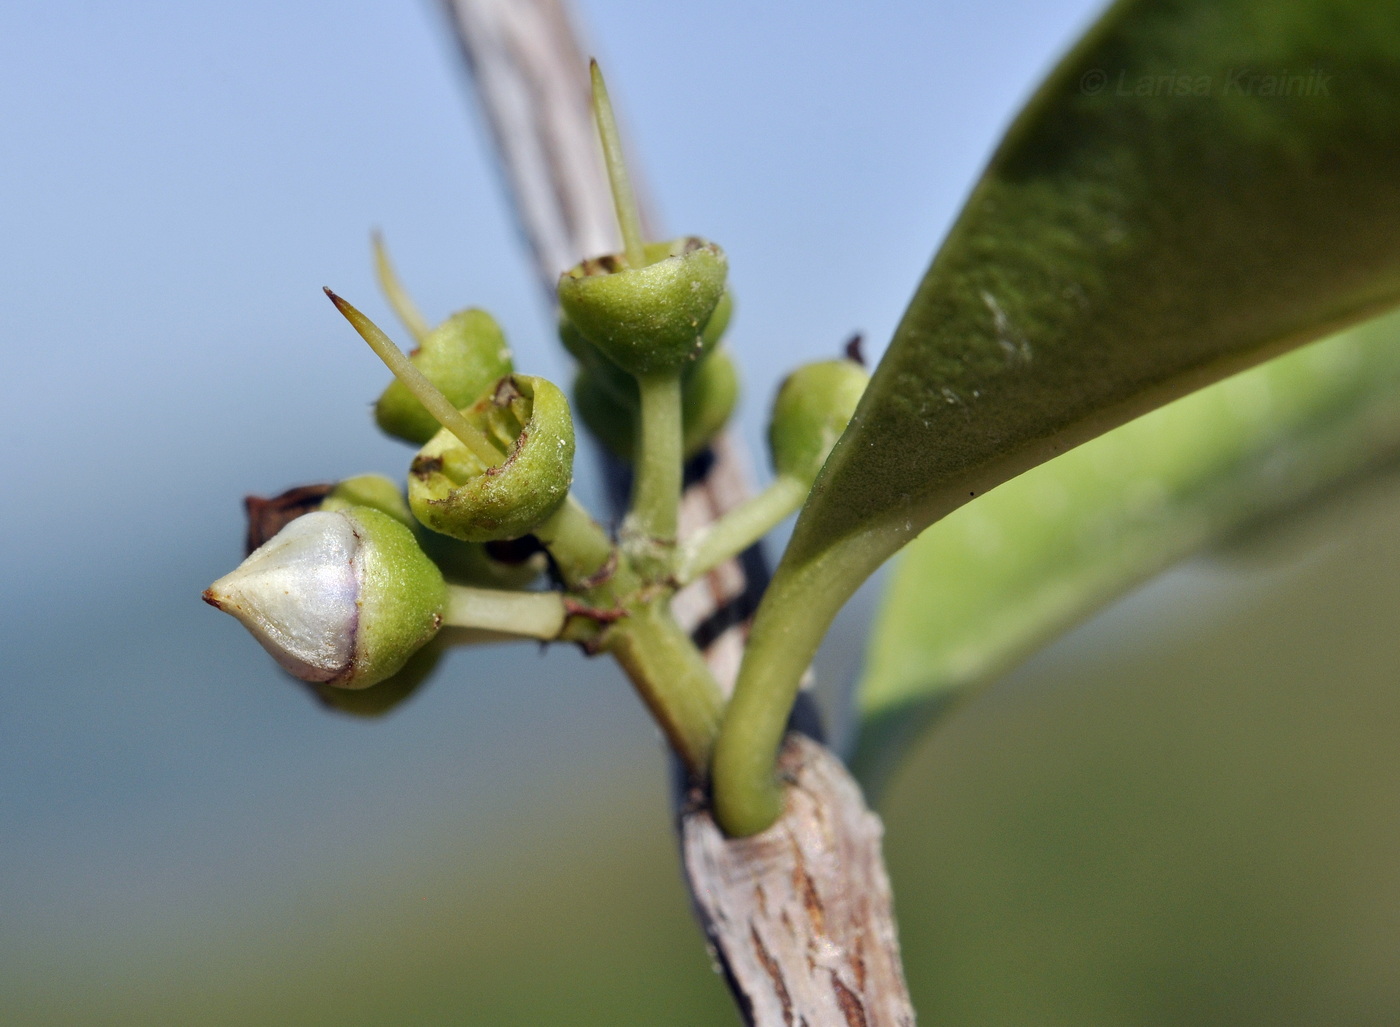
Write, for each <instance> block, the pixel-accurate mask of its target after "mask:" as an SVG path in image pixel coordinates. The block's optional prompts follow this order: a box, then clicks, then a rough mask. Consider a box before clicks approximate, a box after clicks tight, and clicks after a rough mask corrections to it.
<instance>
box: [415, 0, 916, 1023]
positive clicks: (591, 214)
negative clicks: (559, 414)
mask: <svg viewBox="0 0 1400 1027" xmlns="http://www.w3.org/2000/svg"><path fill="white" fill-rule="evenodd" d="M441 3H442V5H443V8H444V10H445V12H446V14H447V17H448V20H449V23H450V25H451V27H452V30H453V32H454V34H455V36H456V38H457V40H458V42H459V44H460V46H461V50H462V54H463V56H464V57H465V59H466V63H467V66H468V68H469V69H470V71H471V73H472V77H473V82H474V85H475V93H476V96H477V99H478V100H479V102H480V104H481V107H482V110H483V113H484V115H485V118H486V121H487V123H488V125H489V126H490V129H491V133H492V137H493V139H494V142H495V145H496V149H497V152H498V155H499V158H500V160H501V164H502V166H503V169H504V171H505V177H506V181H507V185H508V187H509V189H510V193H511V198H512V201H513V204H514V208H515V211H516V215H517V218H518V220H519V223H520V227H521V230H522V233H523V234H524V236H525V238H526V240H527V242H528V244H529V247H530V251H531V254H532V255H533V258H534V263H535V269H536V272H537V275H538V277H539V280H540V284H541V286H542V287H543V288H544V290H545V292H546V294H547V296H548V297H549V302H550V304H551V305H553V303H554V291H555V283H556V282H557V280H558V277H559V274H560V273H561V272H562V271H564V270H565V269H566V268H568V267H570V266H572V265H573V264H575V263H577V262H578V261H579V260H581V259H583V258H584V257H588V256H594V255H596V254H599V253H604V252H610V251H615V250H617V249H619V244H618V238H617V231H616V228H615V226H614V222H613V208H612V197H611V194H610V192H609V188H608V182H607V177H606V174H605V173H604V171H603V167H602V162H601V159H600V157H599V156H598V144H597V140H596V135H595V131H594V127H593V123H592V117H591V114H590V110H589V102H588V99H589V81H588V64H587V58H588V55H587V54H586V53H585V52H584V50H583V48H582V47H581V46H580V44H579V41H578V35H577V33H576V31H575V29H574V25H573V22H572V20H571V18H570V16H569V13H568V11H567V9H566V7H565V4H564V3H563V2H562V0H441ZM634 186H635V187H636V188H637V191H638V192H639V193H640V194H641V195H645V190H644V189H643V188H642V187H641V185H640V183H638V182H637V181H636V177H635V167H634ZM645 213H646V211H645V205H643V215H644V221H645ZM647 234H648V235H649V236H650V237H651V238H657V237H658V236H657V234H656V233H655V231H653V230H651V228H650V226H648V232H647ZM701 466H702V467H703V473H701V474H700V475H699V476H698V480H696V481H695V482H693V483H692V484H691V485H690V486H689V487H688V488H687V490H686V492H685V496H684V499H683V501H682V510H681V531H682V533H683V534H684V533H688V532H691V531H694V530H695V529H696V528H698V527H701V526H703V525H705V524H708V523H709V522H710V521H712V520H714V519H715V518H716V517H718V516H719V515H720V514H722V513H724V512H726V511H727V510H729V509H732V508H733V507H734V506H736V505H737V504H738V503H739V502H740V501H742V500H743V499H745V498H746V497H747V496H748V495H749V494H750V491H751V487H750V482H749V475H748V473H747V468H746V467H745V463H744V458H743V453H742V450H741V448H740V447H739V446H738V445H736V444H735V442H734V440H733V437H732V436H731V435H724V436H721V437H720V439H719V440H718V441H717V442H716V444H715V445H714V447H713V450H712V453H711V455H710V459H709V460H708V461H701ZM613 472H614V473H611V474H610V475H609V477H610V479H611V480H612V481H613V482H614V483H617V482H620V481H621V480H622V478H621V476H620V475H618V474H617V473H616V468H613ZM614 491H615V492H619V494H620V495H621V496H622V497H623V498H624V499H625V496H626V489H625V485H623V486H622V487H621V488H620V490H619V489H615V490H614ZM764 578H765V573H764V569H763V567H762V565H761V563H755V562H754V561H753V560H748V561H744V562H743V563H741V562H738V561H736V562H734V563H730V564H727V565H724V566H721V567H719V568H717V569H716V570H715V571H714V572H713V573H711V574H709V575H707V576H706V577H705V578H702V579H701V580H699V581H697V582H695V583H694V584H693V585H691V586H690V587H689V588H687V589H685V590H684V591H683V592H681V593H680V594H679V595H678V596H677V597H676V599H675V602H674V604H673V612H674V613H675V615H676V616H677V618H678V619H679V620H680V621H681V623H682V625H683V626H684V627H685V628H686V630H688V631H691V632H693V633H694V634H695V636H696V639H697V641H698V642H700V644H701V645H702V646H703V648H704V649H705V655H706V659H707V661H708V662H709V664H710V666H711V668H712V670H713V671H714V673H715V676H716V677H717V678H718V679H719V681H720V684H721V686H723V687H724V688H726V689H731V688H732V687H733V682H734V678H735V675H736V674H737V672H738V667H739V659H740V657H741V656H742V654H743V644H744V630H745V621H746V619H747V617H748V615H749V614H750V613H751V612H752V607H753V599H754V593H755V592H757V591H761V589H762V586H763V584H764ZM782 765H783V770H784V773H785V774H786V775H788V776H789V778H790V779H791V780H792V781H793V787H792V788H790V789H789V798H788V806H787V810H786V812H785V813H784V815H783V817H782V818H780V819H779V821H778V822H777V823H776V824H774V825H773V827H772V828H770V829H769V830H768V831H765V832H764V833H763V834H761V835H758V836H757V837H754V838H749V839H741V840H732V839H728V838H726V837H724V835H723V834H722V832H720V831H719V829H718V828H717V827H716V826H715V824H714V822H713V820H712V819H711V817H710V815H709V812H708V810H707V809H706V807H705V804H704V798H703V792H702V791H700V790H698V789H690V790H688V792H687V794H686V796H685V797H684V798H683V799H682V801H681V802H680V803H679V809H678V821H679V825H678V826H679V831H680V836H681V848H682V858H683V863H684V868H685V873H686V880H687V883H688V885H689V887H690V891H691V896H692V899H693V902H694V905H695V909H696V914H697V916H698V918H699V920H700V923H701V926H702V928H703V929H704V931H705V935H706V939H707V941H708V943H709V945H710V947H711V951H712V953H713V954H714V956H715V958H716V961H717V963H718V965H719V967H720V968H721V969H722V970H723V971H724V973H725V978H726V980H727V982H728V984H729V986H730V989H731V991H732V992H733V993H734V998H735V1001H736V1003H737V1004H738V1006H739V1009H740V1011H741V1013H742V1014H743V1016H744V1019H745V1021H746V1022H747V1023H750V1024H753V1025H756V1027H770V1025H771V1027H778V1025H783V1027H797V1025H804V1024H805V1025H806V1027H903V1025H910V1024H913V1022H914V1012H913V1008H912V1006H911V1005H910V1002H909V996H908V991H907V988H906V987H905V983H904V977H903V971H902V969H901V965H900V960H899V944H898V940H897V936H896V931H895V924H894V915H893V910H892V907H891V901H890V889H889V881H888V877H887V875H886V873H885V867H884V860H883V856H882V855H881V851H880V839H881V835H882V828H881V825H880V820H879V818H878V817H877V816H876V815H875V814H874V813H872V812H871V811H870V810H869V809H868V808H867V807H866V805H865V801H864V799H863V798H862V796H861V793H860V789H859V788H858V787H857V786H856V784H855V782H854V781H853V780H852V779H851V778H850V775H849V774H847V773H846V770H845V768H844V767H843V766H842V765H841V762H840V760H838V759H837V758H836V757H835V756H834V755H833V754H831V753H830V752H829V751H828V750H827V749H825V748H824V747H823V746H821V745H819V744H818V743H816V742H814V741H812V740H810V739H808V738H805V737H802V736H799V735H793V736H791V737H790V739H789V743H788V745H787V746H786V748H785V750H784V754H783V764H782Z"/></svg>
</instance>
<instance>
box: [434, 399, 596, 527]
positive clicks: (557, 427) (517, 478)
mask: <svg viewBox="0 0 1400 1027" xmlns="http://www.w3.org/2000/svg"><path fill="white" fill-rule="evenodd" d="M462 414H463V416H465V417H466V418H467V420H468V421H470V422H471V423H472V424H473V425H475V426H476V428H477V429H478V430H480V431H481V432H482V433H484V434H485V435H486V437H487V438H488V439H489V440H490V441H491V444H492V445H494V446H495V447H496V448H497V450H498V451H499V453H500V460H499V461H498V462H496V463H493V464H491V465H489V466H488V465H486V464H484V463H483V462H482V461H481V459H480V458H479V457H478V456H477V454H476V453H474V452H473V451H471V450H469V449H467V447H466V446H464V445H463V444H462V443H461V442H460V441H459V440H458V439H457V438H456V436H454V435H453V434H452V433H451V432H449V431H448V430H446V429H443V430H442V431H440V432H438V433H437V434H436V435H434V436H433V437H432V438H431V439H430V440H429V441H428V443H427V445H425V446H424V447H423V448H422V449H420V450H419V451H418V456H417V457H415V458H414V461H413V465H412V467H410V469H409V476H408V504H409V506H410V507H411V508H412V509H413V514H414V516H415V517H417V518H418V520H420V521H421V522H422V523H423V524H424V525H426V526H427V527H429V528H431V529H432V530H433V531H437V532H441V533H442V534H444V535H451V536H452V537H453V538H458V539H464V540H466V541H468V542H491V541H495V540H498V539H512V538H519V537H520V536H522V535H527V534H529V533H530V532H531V531H532V530H533V529H534V528H536V527H537V526H538V525H540V524H541V523H542V522H543V521H544V520H545V519H547V518H548V517H549V516H550V515H551V514H553V513H554V512H555V511H556V510H558V509H559V507H560V506H562V505H563V503H564V500H565V499H566V498H568V495H569V486H570V484H572V482H573V467H574V425H573V418H572V417H571V416H570V414H569V403H568V400H566V399H565V398H564V394H563V393H562V392H560V391H559V388H558V386H556V385H554V384H553V383H551V382H548V381H546V380H545V379H543V378H536V377H533V376H531V375H523V374H513V375H507V376H506V377H504V378H502V379H501V380H500V382H498V383H497V385H496V388H495V389H493V390H492V391H491V393H490V394H489V395H487V396H483V397H482V398H481V399H480V400H478V401H477V402H476V404H475V405H473V406H472V407H470V408H468V409H466V410H463V411H462Z"/></svg>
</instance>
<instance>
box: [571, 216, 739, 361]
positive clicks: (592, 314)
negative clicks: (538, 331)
mask: <svg viewBox="0 0 1400 1027" xmlns="http://www.w3.org/2000/svg"><path fill="white" fill-rule="evenodd" d="M645 252H646V259H647V261H648V263H647V264H646V265H645V266H644V267H640V268H635V267H629V266H628V265H627V263H626V259H625V258H623V257H621V256H620V255H615V254H614V255H609V256H605V257H597V258H594V259H592V260H585V261H584V262H583V263H582V264H579V265H577V266H576V267H573V268H571V269H570V270H568V271H566V272H564V274H563V275H561V276H560V278H559V304H560V306H561V307H562V308H563V310H564V314H565V316H567V317H568V319H569V320H570V321H571V322H573V324H574V326H575V327H576V328H577V329H578V330H579V333H580V334H581V335H582V336H583V337H584V338H585V339H587V340H588V341H589V342H591V343H592V344H593V345H594V346H596V347H597V348H598V349H599V350H600V351H601V352H602V353H603V355H604V356H606V357H607V358H608V359H609V360H611V361H612V362H613V363H615V364H617V366H618V367H620V368H622V369H623V370H624V371H626V372H627V373H629V374H631V375H633V376H635V377H645V376H647V375H652V374H658V373H661V372H666V371H675V370H678V369H680V368H681V367H683V366H684V365H685V364H686V362H687V361H691V360H695V359H697V358H698V357H700V356H701V355H703V354H704V353H705V352H706V347H707V346H708V345H713V343H714V341H715V340H714V339H713V338H711V339H707V338H706V333H705V330H704V329H705V327H706V325H707V323H708V322H709V320H710V318H711V316H712V315H713V314H714V312H715V309H716V307H718V305H719V301H720V297H721V296H723V295H724V279H725V274H726V273H727V271H728V267H729V265H728V261H727V260H726V259H725V256H724V251H723V250H721V249H720V248H719V247H718V246H716V245H715V244H714V243H710V242H706V241H705V240H704V239H699V238H695V237H693V236H692V237H689V238H683V239H675V240H672V241H671V242H669V243H651V244H649V245H647V246H646V247H645Z"/></svg>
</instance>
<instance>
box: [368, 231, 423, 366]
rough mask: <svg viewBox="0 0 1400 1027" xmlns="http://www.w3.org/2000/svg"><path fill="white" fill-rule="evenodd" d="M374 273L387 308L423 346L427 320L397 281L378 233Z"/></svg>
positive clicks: (382, 239) (375, 244)
mask: <svg viewBox="0 0 1400 1027" xmlns="http://www.w3.org/2000/svg"><path fill="white" fill-rule="evenodd" d="M374 273H375V277H377V278H378V279H379V288H380V289H381V290H382V291H383V293H384V298H385V299H386V300H388V301H389V306H391V307H393V308H394V313H395V314H397V315H398V316H399V320H400V321H402V322H403V326H404V327H405V328H407V329H408V333H409V334H410V335H412V336H413V338H414V340H415V341H417V343H418V345H420V346H421V345H423V340H424V339H426V338H427V337H428V320H427V318H425V317H424V316H423V314H422V312H421V311H419V309H418V305H417V304H416V303H414V302H413V297H412V296H410V295H409V294H408V290H407V289H405V288H404V287H403V282H401V281H399V276H398V275H397V274H396V273H395V272H394V265H393V263H392V262H391V261H390V260H389V249H388V247H386V246H385V245H384V236H382V235H380V234H379V233H378V232H375V233H374Z"/></svg>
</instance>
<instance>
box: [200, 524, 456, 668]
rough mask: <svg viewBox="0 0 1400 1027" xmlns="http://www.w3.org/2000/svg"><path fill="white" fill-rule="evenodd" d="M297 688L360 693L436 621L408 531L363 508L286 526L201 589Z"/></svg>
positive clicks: (438, 604)
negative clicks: (302, 684) (298, 682)
mask: <svg viewBox="0 0 1400 1027" xmlns="http://www.w3.org/2000/svg"><path fill="white" fill-rule="evenodd" d="M204 600H205V602H207V603H209V604H210V605H211V606H214V607H217V608H218V609H220V610H223V611H224V612H226V613H229V614H232V615H233V616H234V617H237V618H238V620H239V621H241V622H242V623H243V626H244V627H246V628H247V629H248V630H249V632H251V633H252V635H253V637H254V638H255V639H257V640H258V642H259V644H261V645H262V647H263V648H264V649H266V650H267V651H268V652H269V653H270V654H271V655H272V657H273V658H274V659H275V660H276V661H277V662H278V663H279V664H281V665H282V667H283V668H284V669H285V670H286V671H287V672H288V673H290V674H292V675H293V676H295V677H298V678H301V679H302V680H304V681H315V682H322V683H324V684H328V685H337V686H339V687H341V688H366V687H368V686H369V685H373V684H375V683H376V682H379V681H383V680H384V679H385V678H387V677H389V676H391V675H392V674H394V673H395V672H397V671H398V670H399V669H400V668H401V667H402V666H403V665H404V663H405V662H407V660H408V658H409V657H410V656H412V655H413V653H414V652H416V651H417V650H418V649H419V648H420V647H421V646H422V645H423V644H424V643H426V642H427V641H428V640H429V639H431V638H432V637H433V636H434V635H435V634H436V633H437V630H438V628H439V626H440V625H441V623H442V611H443V607H444V605H445V604H446V602H447V586H446V585H445V583H444V582H443V578H442V574H441V573H440V572H439V571H438V569H437V566H436V565H435V564H434V563H433V562H432V561H431V560H429V559H428V558H427V557H426V556H425V555H424V554H423V551H422V550H421V549H420V548H419V547H418V542H417V541H416V540H415V539H414V537H413V533H412V532H411V531H410V530H409V529H408V528H406V527H404V525H403V524H401V523H400V522H399V521H397V520H395V519H394V518H393V517H391V516H389V515H388V514H385V513H381V512H380V511H378V510H374V509H371V508H369V507H347V508H346V509H343V510H318V511H315V512H313V513H308V514H305V515H303V516H301V517H298V518H297V519H296V520H294V521H292V522H291V523H289V524H288V525H287V526H286V527H285V528H283V529H282V530H281V531H280V532H278V533H277V534H276V535H275V536H274V537H273V538H272V539H270V540H269V541H268V542H267V543H265V544H264V545H262V546H260V547H259V548H258V549H256V550H254V551H253V553H252V555H250V556H249V557H248V558H247V559H246V560H244V561H243V563H242V564H240V565H239V566H238V568H237V569H235V570H234V571H232V572H231V573H229V574H226V575H224V576H223V577H222V578H220V579H219V580H218V581H216V582H214V584H212V585H210V586H209V588H208V589H206V590H205V592H204Z"/></svg>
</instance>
